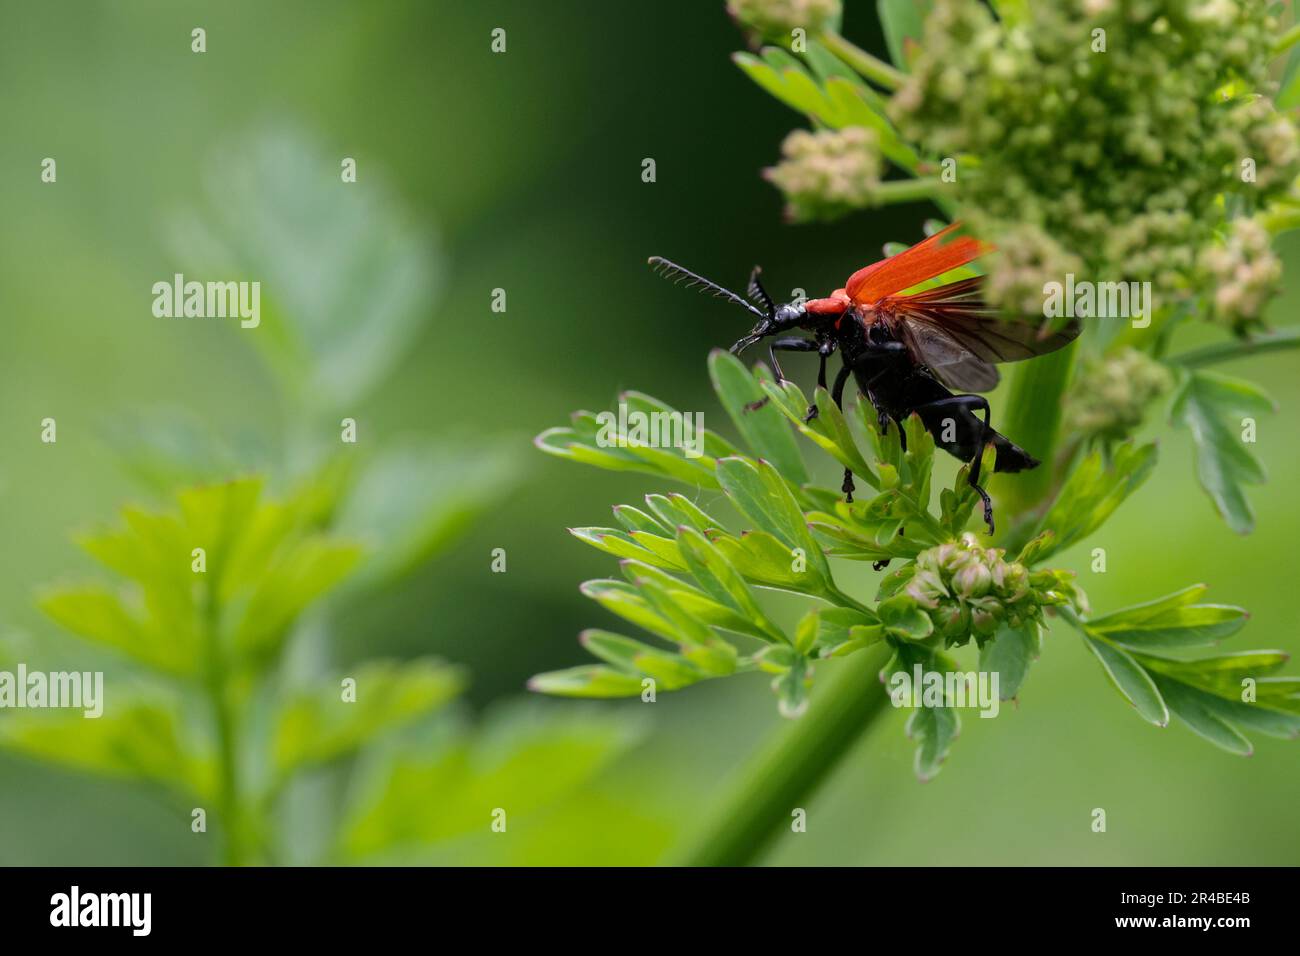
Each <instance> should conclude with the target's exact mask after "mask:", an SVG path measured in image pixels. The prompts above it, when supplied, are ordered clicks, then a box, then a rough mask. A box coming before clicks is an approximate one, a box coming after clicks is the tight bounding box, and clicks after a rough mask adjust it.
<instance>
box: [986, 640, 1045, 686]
mask: <svg viewBox="0 0 1300 956" xmlns="http://www.w3.org/2000/svg"><path fill="white" fill-rule="evenodd" d="M1038 653H1039V631H1038V624H1037V623H1030V624H1026V625H1024V626H1022V627H1016V628H1011V627H1003V628H1002V629H1001V630H1000V631H998V633H997V635H996V636H995V637H994V638H993V640H991V641H986V642H985V644H984V646H983V647H981V648H980V670H981V671H984V672H985V673H988V674H997V675H998V696H999V697H1000V698H1001V699H1002V700H1012V699H1014V698H1015V696H1016V694H1017V693H1019V691H1020V685H1021V684H1022V683H1024V680H1025V676H1026V675H1027V674H1028V673H1029V665H1030V664H1031V663H1032V662H1033V661H1034V660H1036V659H1037V657H1038Z"/></svg>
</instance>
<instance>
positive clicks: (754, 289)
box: [749, 266, 776, 319]
mask: <svg viewBox="0 0 1300 956" xmlns="http://www.w3.org/2000/svg"><path fill="white" fill-rule="evenodd" d="M762 271H763V270H762V269H761V268H759V267H758V266H754V271H753V272H751V273H750V274H749V297H750V298H751V299H757V300H758V301H759V302H760V303H761V304H762V306H763V308H765V309H766V310H767V317H768V318H769V319H770V318H772V317H773V316H774V315H776V304H775V303H774V302H773V301H772V297H771V296H770V295H768V294H767V290H766V289H764V288H763V283H762V282H761V281H760V280H759V278H758V277H759V275H760V273H762Z"/></svg>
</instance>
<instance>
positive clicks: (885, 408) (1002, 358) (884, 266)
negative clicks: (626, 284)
mask: <svg viewBox="0 0 1300 956" xmlns="http://www.w3.org/2000/svg"><path fill="white" fill-rule="evenodd" d="M959 227H960V224H959V223H953V224H952V225H951V226H949V227H947V228H946V229H943V230H941V231H939V232H936V233H935V234H934V235H932V236H930V237H929V238H928V239H925V240H923V241H921V242H918V243H917V244H916V245H914V246H912V247H910V248H908V249H904V250H903V251H902V252H900V253H898V254H897V255H893V256H890V257H888V258H886V259H882V260H880V261H879V262H875V263H872V264H871V265H869V266H866V267H865V268H862V269H859V270H858V271H857V272H855V273H853V275H851V276H849V280H848V281H847V282H846V283H844V288H842V289H836V290H835V291H834V292H832V293H831V294H830V295H829V296H827V297H826V298H823V299H809V300H807V301H804V302H803V303H801V304H796V303H790V302H788V303H784V304H782V305H777V304H775V303H774V302H773V301H772V297H771V296H769V295H768V294H767V290H765V289H764V288H763V284H762V282H761V281H760V280H759V274H760V270H759V268H758V266H755V267H754V271H753V272H752V273H751V274H750V277H749V287H748V290H747V291H748V294H749V299H752V300H753V301H752V302H751V301H749V300H747V299H745V298H743V297H741V296H739V295H737V294H736V293H734V292H731V291H730V290H728V289H725V288H723V287H722V286H720V285H718V284H717V283H716V282H710V281H709V280H708V279H705V278H704V277H703V276H699V275H696V274H695V273H694V272H691V271H689V270H688V269H683V268H682V267H681V266H679V265H676V264H675V263H672V262H669V261H668V260H667V259H663V258H660V257H659V256H654V257H652V258H651V259H650V260H649V262H650V265H651V267H652V268H654V269H655V271H656V272H658V273H659V274H660V275H663V276H665V277H667V278H669V279H675V280H677V281H678V282H681V281H686V282H687V283H688V286H689V287H698V288H700V289H701V291H704V292H706V293H708V294H710V295H713V296H715V297H717V298H721V299H726V300H727V301H729V302H733V303H735V304H736V305H739V306H742V307H743V308H745V309H748V310H749V311H750V312H752V313H754V315H756V316H758V323H757V324H756V325H755V326H754V327H753V328H752V329H751V330H750V332H749V334H748V335H746V336H744V337H743V338H741V339H740V340H739V341H737V342H736V343H735V344H734V345H732V346H731V352H732V354H733V355H735V354H739V353H740V352H742V351H744V350H745V349H747V348H748V347H749V346H751V345H753V344H755V343H756V342H759V341H761V340H762V339H766V338H770V339H771V342H770V343H769V345H768V352H769V355H770V356H771V359H772V371H773V372H775V373H776V376H777V377H778V378H779V379H782V380H784V378H785V376H784V374H782V372H781V363H780V361H779V360H778V359H777V355H776V353H777V352H816V353H817V355H818V357H819V358H820V360H821V362H820V366H819V370H818V373H817V384H818V385H820V386H822V387H823V388H825V387H826V360H827V359H829V358H830V357H831V356H832V355H833V354H834V353H835V352H836V351H838V352H839V353H840V357H841V358H842V360H843V365H842V366H841V368H840V370H839V373H838V374H837V375H836V376H835V382H834V384H833V385H832V386H831V388H830V393H831V399H832V400H833V401H834V402H835V404H836V405H837V406H839V407H841V408H842V407H843V404H844V401H843V399H844V386H845V383H846V382H847V381H848V378H849V375H852V376H853V377H854V379H855V380H856V381H857V385H858V390H859V391H860V392H861V393H862V394H863V395H865V396H866V397H867V399H868V400H869V401H870V402H871V404H872V406H873V407H874V408H875V410H876V416H877V420H878V422H879V425H880V428H881V430H882V431H887V430H888V428H889V422H890V420H891V419H892V420H893V421H894V422H896V423H898V425H899V437H900V439H901V440H902V441H904V443H905V442H906V437H905V435H904V433H903V429H902V423H903V422H904V421H905V420H906V419H907V418H908V416H910V415H911V414H912V413H916V414H917V415H919V416H920V417H921V421H922V423H923V424H924V425H925V429H926V431H928V432H929V433H930V434H931V435H932V436H934V441H935V444H936V445H938V447H940V448H942V449H943V450H944V451H946V452H948V453H949V454H950V455H953V456H954V457H956V458H959V459H961V460H962V461H964V462H966V463H968V464H969V465H970V471H969V473H968V478H967V480H968V481H969V482H970V485H971V487H972V488H974V489H975V491H976V492H977V493H978V494H979V496H980V500H981V501H982V502H983V503H984V522H985V524H987V525H988V529H989V534H992V533H993V503H992V502H991V501H990V500H989V496H988V494H987V492H985V490H984V489H983V488H982V487H981V486H980V484H979V479H980V464H981V458H982V454H981V453H982V452H983V449H984V448H985V446H986V445H988V444H989V443H992V444H993V446H994V448H995V449H996V456H997V457H996V458H995V460H994V465H993V470H994V471H1006V472H1017V471H1023V470H1025V469H1028V468H1034V467H1036V466H1037V465H1038V464H1039V462H1038V460H1037V459H1036V458H1034V457H1033V456H1032V455H1030V454H1029V453H1028V452H1027V451H1025V450H1024V449H1023V448H1021V447H1019V446H1018V445H1016V444H1014V443H1013V442H1012V441H1011V440H1010V439H1008V438H1007V437H1006V436H1005V435H1002V434H1000V433H999V432H997V431H995V430H994V429H993V428H992V427H991V426H990V425H989V403H988V400H987V399H986V398H984V397H983V396H982V395H975V394H972V393H974V392H986V391H989V390H990V389H992V388H993V387H994V386H996V385H997V383H998V370H997V369H996V368H995V367H994V363H998V362H1016V361H1020V360H1022V359H1027V358H1033V357H1034V356H1037V355H1045V354H1047V353H1049V352H1054V351H1056V350H1057V349H1059V348H1061V347H1062V346H1064V345H1066V344H1068V343H1069V342H1071V341H1072V340H1073V339H1074V338H1075V337H1076V336H1077V335H1078V334H1079V326H1078V323H1077V322H1071V323H1070V324H1069V325H1067V326H1065V327H1064V328H1061V329H1057V330H1055V331H1047V332H1043V331H1040V329H1039V327H1038V326H1037V325H1035V324H1033V323H1030V322H1025V321H1011V320H1003V319H1000V318H998V317H997V315H996V314H995V312H994V310H993V309H992V308H990V306H989V305H988V304H987V303H986V302H985V300H984V297H983V294H982V292H981V285H982V282H983V276H974V277H971V278H966V279H960V280H958V281H956V282H950V283H948V284H946V285H941V286H938V287H936V288H930V289H924V290H922V291H919V292H914V293H912V294H910V295H907V294H904V291H905V290H907V289H910V288H912V287H913V286H916V285H918V284H920V283H923V282H926V281H928V280H930V279H934V278H936V277H938V276H941V275H943V274H944V273H945V272H949V271H950V270H953V269H957V268H959V267H961V266H964V265H966V264H967V263H969V262H972V261H974V260H975V259H977V258H978V257H980V256H982V255H984V254H985V253H987V252H990V251H992V247H991V246H989V245H987V244H985V243H983V242H980V241H979V240H977V239H974V238H972V237H970V236H965V235H957V234H956V233H958V231H959ZM754 303H757V305H755V304H754ZM796 329H798V330H802V331H804V332H807V333H810V334H811V338H808V337H804V336H800V335H788V334H786V333H789V332H792V331H794V330H796ZM766 401H767V400H766V399H763V400H762V401H759V402H755V403H754V404H753V405H752V406H750V407H751V408H757V407H759V406H761V405H762V404H764V403H765V402H766ZM977 412H978V413H982V417H980V416H979V415H977V414H976V413H977ZM817 414H818V410H817V406H816V405H815V404H814V405H811V406H809V408H808V412H807V415H806V416H805V420H806V421H812V420H813V419H814V418H816V417H817ZM841 490H842V491H843V492H844V493H845V496H846V499H847V500H848V501H852V500H853V491H854V484H853V472H852V471H851V470H850V469H848V468H846V469H844V484H843V487H842V489H841Z"/></svg>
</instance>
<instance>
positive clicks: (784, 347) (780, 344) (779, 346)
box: [745, 336, 818, 412]
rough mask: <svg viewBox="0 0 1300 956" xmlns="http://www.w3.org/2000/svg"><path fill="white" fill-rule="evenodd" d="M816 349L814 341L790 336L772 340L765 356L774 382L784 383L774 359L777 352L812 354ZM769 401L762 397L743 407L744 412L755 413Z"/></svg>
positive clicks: (782, 373) (777, 363)
mask: <svg viewBox="0 0 1300 956" xmlns="http://www.w3.org/2000/svg"><path fill="white" fill-rule="evenodd" d="M817 348H818V345H817V342H816V341H815V340H814V339H802V338H799V337H798V336H791V337H790V338H785V339H774V340H773V341H772V344H771V345H770V346H768V349H767V354H768V355H769V356H770V357H771V359H772V371H773V372H774V373H775V374H776V380H777V381H778V382H784V381H785V372H783V371H782V370H781V362H780V361H779V360H778V359H777V357H776V353H777V352H778V351H780V352H813V351H816V350H817ZM771 399H772V396H770V395H764V396H763V397H762V398H760V399H758V400H757V401H753V402H749V403H748V404H747V405H746V406H745V411H747V412H756V411H758V410H759V409H760V408H762V407H763V406H764V405H766V404H767V403H768V402H769V401H771Z"/></svg>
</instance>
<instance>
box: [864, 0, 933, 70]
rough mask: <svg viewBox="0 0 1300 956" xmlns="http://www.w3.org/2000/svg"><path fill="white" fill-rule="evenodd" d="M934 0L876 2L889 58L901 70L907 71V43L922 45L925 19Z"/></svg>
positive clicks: (887, 0) (880, 0) (877, 0)
mask: <svg viewBox="0 0 1300 956" xmlns="http://www.w3.org/2000/svg"><path fill="white" fill-rule="evenodd" d="M933 6H934V3H933V0H876V10H877V12H878V13H879V15H880V26H881V27H882V28H883V29H884V31H885V44H886V45H887V46H888V47H889V58H890V59H891V60H893V61H894V65H895V66H896V67H898V68H899V69H900V70H907V68H908V63H907V41H908V40H911V41H913V42H914V43H920V42H921V37H922V35H923V34H924V33H925V18H926V17H927V16H928V15H929V13H930V10H931V9H932V8H933Z"/></svg>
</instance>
